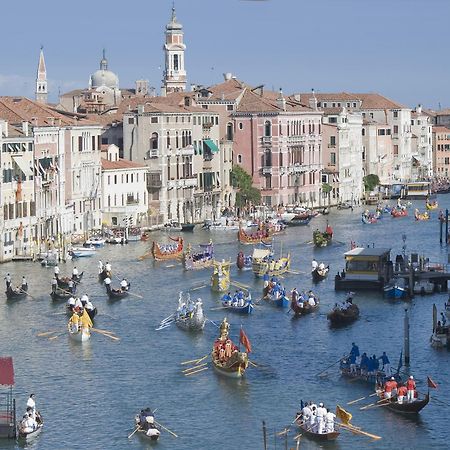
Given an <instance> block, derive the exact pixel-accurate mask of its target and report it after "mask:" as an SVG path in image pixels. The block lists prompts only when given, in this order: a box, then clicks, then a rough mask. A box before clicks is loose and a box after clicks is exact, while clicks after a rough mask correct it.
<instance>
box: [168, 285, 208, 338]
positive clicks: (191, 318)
mask: <svg viewBox="0 0 450 450" xmlns="http://www.w3.org/2000/svg"><path fill="white" fill-rule="evenodd" d="M174 321H175V324H176V325H177V326H178V327H179V328H181V329H182V330H185V331H202V330H203V328H205V323H206V317H205V315H204V314H203V306H202V301H201V300H200V299H197V300H196V301H193V300H191V298H190V296H189V294H187V296H183V293H182V292H180V298H179V300H178V309H177V311H176V313H175V317H174Z"/></svg>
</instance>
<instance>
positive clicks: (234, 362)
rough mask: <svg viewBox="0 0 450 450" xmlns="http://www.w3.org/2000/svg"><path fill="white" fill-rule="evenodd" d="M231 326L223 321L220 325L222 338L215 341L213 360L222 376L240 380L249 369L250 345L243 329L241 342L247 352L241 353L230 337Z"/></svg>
mask: <svg viewBox="0 0 450 450" xmlns="http://www.w3.org/2000/svg"><path fill="white" fill-rule="evenodd" d="M229 329H230V324H229V323H228V322H227V319H226V318H225V319H223V321H222V323H221V325H220V337H219V338H218V339H216V340H215V341H214V344H213V348H212V352H211V360H212V364H213V367H214V369H215V370H216V371H217V372H218V373H220V374H221V375H225V376H227V377H231V378H240V377H242V376H243V375H244V373H245V371H246V369H247V367H248V353H249V351H250V343H249V341H248V339H247V337H246V336H245V333H243V330H242V329H241V333H240V341H241V342H242V343H243V344H244V343H245V347H246V349H247V352H241V351H239V348H238V347H237V345H235V344H234V343H233V341H232V340H231V339H230V337H229V335H228V334H229Z"/></svg>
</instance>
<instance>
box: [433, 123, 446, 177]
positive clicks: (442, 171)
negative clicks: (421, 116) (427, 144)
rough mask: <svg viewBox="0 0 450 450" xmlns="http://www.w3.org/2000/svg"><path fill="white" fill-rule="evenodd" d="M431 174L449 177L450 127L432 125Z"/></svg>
mask: <svg viewBox="0 0 450 450" xmlns="http://www.w3.org/2000/svg"><path fill="white" fill-rule="evenodd" d="M432 142H433V174H434V176H435V177H436V178H447V179H448V178H450V128H447V127H442V126H434V127H433V140H432Z"/></svg>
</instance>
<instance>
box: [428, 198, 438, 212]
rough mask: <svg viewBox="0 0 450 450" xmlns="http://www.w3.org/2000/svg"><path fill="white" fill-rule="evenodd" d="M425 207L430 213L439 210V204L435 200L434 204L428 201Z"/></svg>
mask: <svg viewBox="0 0 450 450" xmlns="http://www.w3.org/2000/svg"><path fill="white" fill-rule="evenodd" d="M425 207H426V208H427V210H428V211H432V210H433V209H437V208H439V203H438V202H437V201H436V200H434V201H433V202H432V203H430V202H429V201H427V202H426V203H425Z"/></svg>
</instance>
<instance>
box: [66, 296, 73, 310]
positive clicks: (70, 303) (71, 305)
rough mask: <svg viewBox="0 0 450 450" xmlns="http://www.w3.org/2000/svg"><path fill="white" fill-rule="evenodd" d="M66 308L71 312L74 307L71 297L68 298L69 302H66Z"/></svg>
mask: <svg viewBox="0 0 450 450" xmlns="http://www.w3.org/2000/svg"><path fill="white" fill-rule="evenodd" d="M67 306H68V307H69V308H70V310H71V311H72V310H73V308H74V307H75V299H74V298H73V297H70V298H69V300H67Z"/></svg>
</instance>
